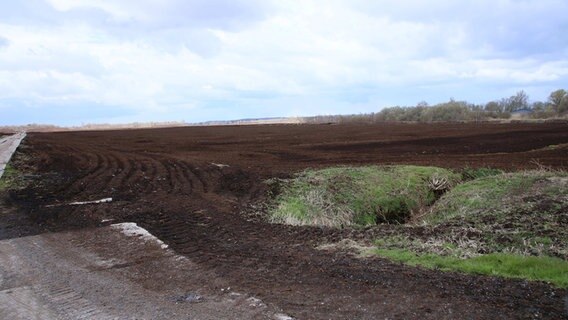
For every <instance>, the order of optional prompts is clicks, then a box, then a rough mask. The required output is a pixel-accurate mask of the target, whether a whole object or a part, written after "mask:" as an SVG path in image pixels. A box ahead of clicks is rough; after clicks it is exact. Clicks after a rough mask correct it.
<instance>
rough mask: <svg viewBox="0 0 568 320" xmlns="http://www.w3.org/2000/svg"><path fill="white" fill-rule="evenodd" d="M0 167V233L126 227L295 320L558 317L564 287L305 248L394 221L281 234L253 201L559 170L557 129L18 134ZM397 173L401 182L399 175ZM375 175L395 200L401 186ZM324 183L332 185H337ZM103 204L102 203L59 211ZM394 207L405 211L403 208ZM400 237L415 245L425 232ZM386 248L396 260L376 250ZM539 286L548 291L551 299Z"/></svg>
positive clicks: (361, 235)
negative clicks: (1, 207)
mask: <svg viewBox="0 0 568 320" xmlns="http://www.w3.org/2000/svg"><path fill="white" fill-rule="evenodd" d="M12 165H13V166H12V167H13V169H14V170H15V172H20V173H21V176H22V177H23V178H22V179H24V180H26V179H27V180H26V183H25V184H21V183H19V184H18V187H17V188H16V187H14V190H12V191H11V193H10V195H9V199H10V202H11V203H12V204H14V205H16V206H18V207H19V208H20V210H21V211H22V212H26V215H25V219H23V218H18V219H16V218H13V219H12V218H10V217H4V219H3V220H2V222H1V223H0V226H1V227H2V228H3V230H5V231H4V236H5V237H10V232H12V233H13V235H15V234H33V233H40V232H45V231H60V230H69V229H75V228H84V227H96V226H100V225H104V224H105V223H107V222H102V221H108V220H109V219H112V221H113V223H118V222H136V223H137V224H138V225H140V226H142V227H144V228H146V229H148V231H150V232H151V233H152V234H153V235H155V236H157V237H158V238H159V239H161V240H163V241H164V242H165V243H166V244H168V245H169V246H170V248H172V249H173V250H175V251H176V252H178V253H180V254H183V255H185V256H186V257H188V258H189V259H190V260H191V261H193V262H195V263H196V264H197V265H199V267H200V268H201V269H202V270H204V272H213V273H214V274H216V275H218V276H222V277H224V278H226V279H230V281H231V283H232V286H231V287H234V288H239V289H240V290H243V291H246V292H254V293H255V294H256V295H257V296H259V297H260V298H262V300H263V301H265V302H267V303H270V304H273V305H276V306H278V307H280V308H282V309H283V310H285V311H286V312H287V313H288V314H291V315H294V316H295V317H297V318H299V319H303V318H335V317H336V316H337V315H338V314H340V315H341V317H340V318H376V317H378V316H379V315H393V316H394V317H395V318H396V317H397V316H396V315H398V318H405V317H410V318H412V317H413V316H412V315H417V314H424V313H425V312H427V311H428V310H429V311H428V312H429V313H428V314H429V315H430V317H431V318H444V317H447V315H448V314H449V313H448V312H449V311H448V310H449V309H451V312H453V313H454V314H459V315H463V316H464V317H465V318H491V317H494V315H495V314H499V315H503V317H508V318H524V317H528V318H530V317H532V316H533V315H534V314H535V312H536V311H535V310H537V311H538V312H539V314H541V315H545V316H547V317H548V318H560V317H562V316H563V313H564V310H565V309H564V305H563V299H564V298H563V297H564V296H565V295H566V294H568V292H567V291H566V290H565V289H551V286H550V285H548V284H545V283H540V282H530V283H526V282H524V281H522V280H510V279H502V278H495V277H489V276H474V275H464V274H460V273H452V272H449V273H448V272H439V271H436V270H429V269H424V268H415V267H409V266H406V265H403V264H400V263H395V262H391V261H389V260H386V259H382V258H378V257H371V258H367V259H361V258H358V257H355V256H353V255H352V254H351V253H350V252H343V251H341V250H339V251H338V250H334V251H326V250H320V249H318V248H319V246H321V245H322V244H325V243H338V242H341V241H344V240H345V241H347V240H349V241H359V242H363V243H365V242H366V243H367V244H368V245H376V244H375V243H374V241H375V240H376V239H378V238H381V237H382V238H383V239H388V236H394V235H395V234H396V233H397V232H398V230H399V228H400V227H398V226H397V225H396V224H385V225H380V224H379V225H377V226H375V225H373V224H370V223H366V222H365V221H367V220H365V221H364V222H365V223H362V224H361V225H363V226H359V227H357V226H356V227H352V226H350V227H346V228H342V229H334V228H325V227H313V226H287V225H280V224H271V223H267V222H266V219H265V217H264V216H263V215H262V214H263V213H264V212H265V211H266V208H263V207H262V206H263V204H264V203H266V200H268V199H269V198H270V196H271V194H278V193H279V192H281V190H277V189H276V188H275V189H271V188H272V186H271V185H269V184H267V183H266V181H267V180H269V179H275V180H279V181H289V179H291V178H293V177H295V174H296V173H298V172H302V171H303V170H306V169H325V168H328V167H332V166H333V167H342V166H361V165H365V166H368V165H412V166H411V167H409V168H410V170H412V171H416V170H418V171H419V173H420V175H422V174H427V175H428V177H430V176H431V175H432V174H434V173H436V174H438V173H439V174H446V172H447V171H446V169H451V170H452V172H458V170H463V169H466V168H494V169H501V170H503V171H505V172H511V171H518V170H524V169H535V168H543V167H547V168H556V169H561V168H566V167H568V126H567V125H566V124H564V123H546V124H544V123H504V124H489V123H479V124H476V123H464V124H458V123H443V124H401V123H399V124H376V125H359V124H351V125H335V124H331V125H325V124H322V125H305V124H302V125H296V124H273V125H255V126H203V127H180V128H160V129H139V130H115V131H81V132H60V133H31V134H29V135H28V137H27V138H26V140H25V141H24V144H23V145H22V147H21V149H20V151H19V152H18V153H17V154H16V156H15V158H14V161H13V164H12ZM415 166H426V167H429V169H420V168H416V167H415ZM431 167H438V168H440V169H432V168H431ZM324 172H325V171H324ZM361 172H362V173H361ZM361 172H355V173H353V175H352V176H351V178H350V179H353V181H357V179H358V177H360V174H364V173H365V172H366V171H364V170H363V171H361ZM459 172H461V171H459ZM373 174H374V176H373V179H372V181H371V182H372V183H379V182H380V181H381V173H380V172H379V173H373ZM402 176H403V177H407V179H414V178H412V177H414V173H413V172H410V173H409V174H407V173H404V175H402ZM419 177H420V179H422V176H419ZM389 179H390V180H389V184H390V185H392V186H394V189H393V190H396V192H399V190H400V188H402V187H404V186H406V185H411V184H410V183H409V184H404V183H401V182H400V181H396V179H394V178H393V177H390V178H389ZM316 180H317V179H316ZM310 181H312V180H310ZM318 181H319V180H318ZM412 182H413V183H415V182H416V181H412ZM326 183H327V185H326V188H333V187H334V186H336V185H340V184H341V181H331V182H326ZM22 185H24V186H23V187H22ZM372 186H373V185H370V187H369V190H371V191H373V192H376V194H377V195H379V196H383V195H385V194H387V195H388V194H389V192H391V193H392V192H393V191H389V190H390V189H389V190H387V189H380V190H378V189H373V188H372ZM466 187H467V186H466ZM361 190H362V192H367V191H366V190H367V189H361ZM458 191H459V190H458ZM425 194H427V195H429V193H425ZM459 196H461V194H459ZM108 198H112V202H108V203H104V204H91V205H85V206H64V205H61V204H65V203H70V202H75V201H93V200H99V199H108ZM456 199H460V198H459V197H457V196H456ZM348 200H349V201H350V200H352V199H348ZM348 200H345V199H343V198H339V199H338V201H340V202H341V201H343V202H341V203H344V202H347V201H348ZM410 200H412V201H414V200H413V199H410ZM427 200H428V199H427ZM355 201H358V199H355ZM405 201H406V200H405ZM419 201H421V200H420V199H417V200H415V201H414V202H419ZM448 201H450V200H448ZM452 201H453V200H452ZM456 202H457V200H456ZM380 203H384V201H381V202H380ZM409 203H410V202H409ZM426 203H427V204H430V203H431V201H430V200H428V201H427V202H426ZM448 203H450V202H448ZM453 203H454V202H451V204H452V205H453ZM363 204H364V205H367V204H365V203H363ZM404 206H407V207H408V208H409V210H410V209H412V210H414V207H410V204H407V203H406V202H404ZM412 210H410V211H412ZM384 220H388V217H386V216H385V219H384ZM394 221H395V222H396V221H397V220H396V219H394ZM373 222H375V221H373ZM379 222H380V221H379ZM474 222H477V220H475V221H473V220H472V228H473V227H474V226H473V223H474ZM447 230H454V229H452V228H451V226H449V227H447ZM456 230H457V229H456ZM491 230H493V229H491ZM472 232H473V231H472ZM472 234H473V233H472ZM379 236H380V237H379ZM412 236H415V237H416V238H417V239H422V240H424V241H426V242H427V240H428V234H427V233H423V234H421V233H419V232H418V231H416V232H415V233H412ZM551 241H552V243H554V240H551ZM551 252H555V251H551ZM383 253H384V252H383ZM395 253H396V254H398V255H399V256H402V255H403V253H404V252H403V253H400V252H394V253H393V252H389V254H391V255H393V256H394V255H395ZM385 255H386V253H385ZM406 258H408V257H407V256H405V259H406ZM401 260H402V259H401ZM409 260H411V259H410V258H408V259H407V261H409ZM551 290H558V291H555V292H556V293H555V295H551V294H550V292H551ZM322 302H323V304H322ZM339 307H340V308H341V310H338V308H339Z"/></svg>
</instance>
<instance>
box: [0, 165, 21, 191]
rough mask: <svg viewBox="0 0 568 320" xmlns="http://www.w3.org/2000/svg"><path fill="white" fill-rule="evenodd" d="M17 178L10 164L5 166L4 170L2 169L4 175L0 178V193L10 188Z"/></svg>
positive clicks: (17, 173) (16, 172)
mask: <svg viewBox="0 0 568 320" xmlns="http://www.w3.org/2000/svg"><path fill="white" fill-rule="evenodd" d="M18 176H19V172H18V170H16V169H15V168H14V167H12V166H11V165H10V164H7V165H6V168H5V169H4V174H3V175H2V177H1V178H0V191H3V190H6V189H9V188H11V187H12V186H13V185H14V183H15V180H16V178H17V177H18Z"/></svg>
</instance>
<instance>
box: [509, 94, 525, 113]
mask: <svg viewBox="0 0 568 320" xmlns="http://www.w3.org/2000/svg"><path fill="white" fill-rule="evenodd" d="M528 108H529V96H528V95H527V94H526V92H525V91H523V90H521V91H519V92H517V94H515V95H514V96H511V97H509V98H508V99H506V101H505V111H507V112H514V111H517V110H522V109H528Z"/></svg>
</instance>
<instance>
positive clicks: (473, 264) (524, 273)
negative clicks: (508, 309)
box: [375, 249, 568, 288]
mask: <svg viewBox="0 0 568 320" xmlns="http://www.w3.org/2000/svg"><path fill="white" fill-rule="evenodd" d="M375 253H376V254H377V255H379V256H382V257H385V258H388V259H391V260H394V261H399V262H403V263H405V264H408V265H412V266H422V267H425V268H429V269H439V270H442V271H459V272H464V273H472V274H482V275H491V276H501V277H507V278H522V279H527V280H537V281H546V282H549V283H552V284H553V285H555V286H557V287H561V288H566V287H568V262H567V261H565V260H562V259H558V258H551V257H525V256H520V255H513V254H504V253H492V254H486V255H481V256H478V257H473V258H468V259H459V258H455V257H450V256H440V255H436V254H421V255H417V254H415V253H413V252H411V251H409V250H401V249H376V250H375Z"/></svg>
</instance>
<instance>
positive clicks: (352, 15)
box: [0, 0, 568, 120]
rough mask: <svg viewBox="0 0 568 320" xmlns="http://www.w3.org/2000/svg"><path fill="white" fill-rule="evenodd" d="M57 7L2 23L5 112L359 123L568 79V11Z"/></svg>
mask: <svg viewBox="0 0 568 320" xmlns="http://www.w3.org/2000/svg"><path fill="white" fill-rule="evenodd" d="M29 1H36V2H37V1H38V0H29ZM48 2H49V6H48V7H49V8H51V10H52V11H49V10H47V9H45V8H44V7H41V8H42V14H41V15H39V13H38V12H33V6H27V7H26V6H24V7H22V6H20V5H16V4H14V5H9V6H8V7H7V8H6V9H10V8H12V7H11V6H14V9H13V11H14V12H16V11H17V12H18V17H20V18H19V19H20V20H13V19H12V20H11V19H6V22H4V23H0V89H1V90H0V106H1V105H2V99H10V101H11V103H12V102H13V101H22V104H26V105H34V104H35V105H41V104H42V103H44V102H45V101H50V103H55V104H56V103H57V102H58V101H60V102H61V103H69V102H70V101H71V102H75V103H76V104H77V105H78V106H79V105H81V104H87V105H91V104H96V105H106V106H124V107H127V108H129V109H130V110H133V111H135V112H136V113H138V114H144V115H150V114H155V113H156V112H162V113H163V114H166V113H168V112H171V114H172V117H178V115H179V114H183V110H190V111H191V112H192V114H194V112H202V113H203V114H204V115H206V116H207V117H215V112H218V113H219V116H218V117H219V118H220V117H221V116H224V115H225V114H228V113H227V112H225V111H226V110H228V109H229V108H232V111H231V112H232V113H231V114H232V115H235V116H237V117H238V114H239V113H238V111H235V110H234V108H235V106H238V108H241V109H242V114H243V115H246V116H249V115H250V114H251V112H252V113H253V112H259V110H260V109H261V108H263V106H264V108H268V107H270V106H271V107H273V108H280V110H274V111H270V112H268V111H266V112H264V111H262V112H261V113H263V114H265V113H266V114H270V115H273V114H274V115H276V114H283V115H288V114H290V112H295V111H290V110H304V111H305V110H313V111H314V112H323V113H329V112H332V111H333V112H357V110H354V109H353V106H357V107H358V108H359V107H360V108H361V109H359V110H369V108H377V107H379V106H381V104H382V106H384V104H385V103H392V104H398V103H404V101H407V100H404V99H403V98H404V97H400V100H397V97H395V96H394V94H396V93H398V92H401V91H402V90H403V89H405V90H406V89H407V88H409V89H408V90H412V88H416V87H430V88H434V87H432V85H435V87H436V88H437V89H436V90H439V92H438V93H432V94H438V95H439V96H441V97H444V98H447V97H448V96H451V95H452V93H449V92H447V90H448V89H453V90H455V89H456V85H458V84H462V85H463V86H464V88H462V89H461V90H460V92H467V90H466V89H465V88H466V86H468V85H469V86H472V85H475V86H486V87H489V86H494V85H498V86H501V87H503V86H504V87H510V88H512V87H515V88H516V87H518V86H519V85H526V86H543V85H548V86H550V87H554V86H558V84H559V83H561V82H562V81H563V80H566V79H567V78H568V59H567V58H566V53H567V52H568V43H567V40H566V38H565V37H561V36H560V35H559V31H558V30H559V28H560V27H561V26H562V24H563V23H564V22H562V21H564V20H561V18H559V17H560V16H559V15H558V13H557V12H556V11H557V9H561V10H564V9H566V7H567V5H566V4H565V3H564V2H562V1H555V0H543V1H512V0H500V1H497V2H488V1H486V2H483V3H481V2H475V1H462V2H459V3H458V2H455V1H434V2H428V5H426V4H425V2H423V1H405V2H404V4H402V3H400V2H395V1H356V2H350V1H329V2H326V3H325V5H323V4H322V3H321V2H317V1H302V2H297V1H291V0H290V1H274V2H266V1H263V2H262V3H260V2H257V1H229V0H215V1H204V0H192V1H178V0H168V1H157V0H144V1H107V0H99V1H93V0H76V1H70V0H49V1H48ZM24 3H27V2H25V1H24ZM543 3H544V4H543ZM547 6H549V7H547ZM9 11H10V10H8V12H9ZM564 12H565V10H564ZM22 13H26V14H27V15H26V14H22ZM531 13H532V14H535V13H536V14H537V15H536V16H530V14H531ZM4 14H6V13H4ZM38 16H41V17H42V18H41V19H40V18H38ZM21 19H24V20H21ZM26 19H27V20H26ZM546 19H548V20H546ZM521 20H522V21H521ZM22 21H25V23H24V22H22ZM542 21H548V22H547V23H544V22H542ZM564 24H565V23H564ZM2 39H5V40H4V41H2ZM563 39H564V40H563ZM444 84H446V87H444ZM373 88H374V89H373ZM373 90H374V91H373ZM432 90H433V89H432ZM417 92H418V91H417ZM472 92H479V91H472ZM389 94H390V95H391V96H388V95H389ZM472 94H473V93H472ZM379 95H383V97H379ZM409 95H410V96H412V95H411V94H409ZM330 97H333V98H330ZM427 98H428V97H424V98H423V99H427ZM464 98H469V97H464ZM491 98H498V97H491ZM331 99H334V100H331ZM440 99H441V98H440ZM477 99H478V101H479V100H480V99H481V100H487V97H477ZM277 100H278V101H277ZM419 100H422V98H421V99H419ZM350 101H358V102H350ZM401 101H402V102H401ZM415 102H416V101H415ZM318 103H320V104H322V106H321V107H314V106H313V105H317V104H318ZM302 104H310V105H311V106H309V107H308V106H303V105H302ZM324 104H325V105H326V106H328V108H327V109H326V107H325V106H323V105H324ZM210 105H217V107H215V108H214V109H209V111H206V108H211V107H209V106H210ZM286 105H288V106H289V109H288V110H285V109H286V108H287V107H286ZM349 106H351V107H349ZM342 108H344V109H342ZM196 110H198V111H196ZM215 110H217V111H215ZM220 110H225V111H220ZM182 117H183V118H186V119H187V120H190V119H188V117H187V116H186V115H183V116H182ZM150 120H151V119H150Z"/></svg>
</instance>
